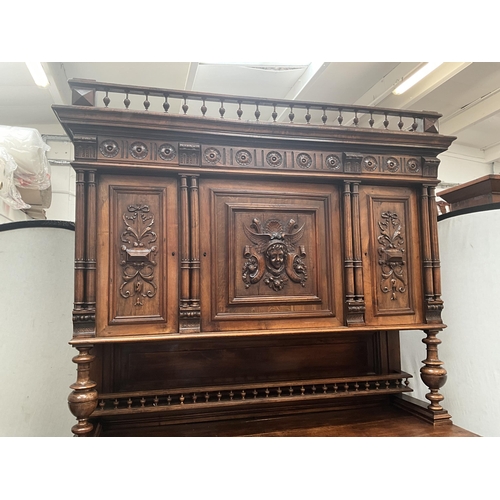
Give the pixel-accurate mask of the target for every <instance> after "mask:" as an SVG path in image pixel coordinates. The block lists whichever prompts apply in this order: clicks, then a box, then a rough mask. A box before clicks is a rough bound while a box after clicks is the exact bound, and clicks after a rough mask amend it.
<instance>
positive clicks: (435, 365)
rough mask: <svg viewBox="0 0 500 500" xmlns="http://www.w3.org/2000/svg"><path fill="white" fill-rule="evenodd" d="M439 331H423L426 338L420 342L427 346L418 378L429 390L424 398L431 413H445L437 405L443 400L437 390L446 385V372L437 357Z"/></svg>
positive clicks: (439, 341)
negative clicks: (428, 402)
mask: <svg viewBox="0 0 500 500" xmlns="http://www.w3.org/2000/svg"><path fill="white" fill-rule="evenodd" d="M439 331H440V330H425V333H426V334H427V337H426V338H425V339H423V340H422V342H423V343H424V344H425V345H426V346H427V358H426V359H424V360H423V361H422V363H424V365H425V366H423V367H422V368H421V369H420V377H421V379H422V381H423V382H424V384H425V385H426V386H427V387H428V388H429V389H430V392H429V393H428V394H426V395H425V397H426V399H428V400H429V401H430V403H431V404H430V405H429V406H428V407H427V408H428V409H429V410H431V411H433V412H443V411H445V410H443V407H442V406H441V405H440V404H439V403H440V402H441V401H442V400H443V399H444V396H443V395H442V394H440V393H439V389H440V388H441V387H442V386H443V385H444V384H445V383H446V370H445V369H444V368H443V366H442V365H443V362H442V361H440V360H439V357H438V345H439V344H440V343H441V340H439V339H438V338H437V334H438V333H439Z"/></svg>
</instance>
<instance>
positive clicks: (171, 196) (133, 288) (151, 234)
mask: <svg viewBox="0 0 500 500" xmlns="http://www.w3.org/2000/svg"><path fill="white" fill-rule="evenodd" d="M98 205H99V227H100V228H101V230H100V232H99V241H98V257H97V275H98V280H99V281H98V308H97V309H98V316H97V332H98V335H117V334H137V333H152V334H154V333H167V332H172V331H177V319H176V318H177V307H178V292H177V280H178V276H177V273H178V271H177V262H178V261H177V259H178V257H177V254H178V248H177V247H178V242H177V240H178V235H177V228H178V223H177V217H178V213H177V181H176V179H168V178H162V179H155V178H147V177H146V178H142V179H139V178H135V177H122V176H120V177H112V176H109V177H102V178H101V179H100V182H99V203H98ZM107 262H109V265H108V264H107ZM152 325H154V326H152Z"/></svg>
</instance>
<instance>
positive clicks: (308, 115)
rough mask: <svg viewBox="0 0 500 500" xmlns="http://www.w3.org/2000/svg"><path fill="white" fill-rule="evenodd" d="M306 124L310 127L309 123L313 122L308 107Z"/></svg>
mask: <svg viewBox="0 0 500 500" xmlns="http://www.w3.org/2000/svg"><path fill="white" fill-rule="evenodd" d="M305 119H306V123H307V124H308V125H309V122H310V121H311V114H310V113H309V106H307V113H306V116H305Z"/></svg>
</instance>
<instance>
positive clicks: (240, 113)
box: [236, 101, 243, 120]
mask: <svg viewBox="0 0 500 500" xmlns="http://www.w3.org/2000/svg"><path fill="white" fill-rule="evenodd" d="M236 114H237V115H238V120H241V116H242V115H243V110H242V109H241V101H238V110H237V111H236Z"/></svg>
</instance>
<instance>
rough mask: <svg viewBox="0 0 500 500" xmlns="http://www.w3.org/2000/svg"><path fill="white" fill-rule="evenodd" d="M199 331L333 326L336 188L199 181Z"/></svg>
mask: <svg viewBox="0 0 500 500" xmlns="http://www.w3.org/2000/svg"><path fill="white" fill-rule="evenodd" d="M200 202H201V234H202V235H205V236H204V237H203V236H202V242H201V243H202V252H201V253H202V255H203V256H202V262H201V270H202V275H201V279H202V327H203V329H206V330H214V329H215V330H230V329H232V330H234V329H245V330H248V329H254V328H255V329H262V328H263V327H265V328H274V327H277V326H278V325H279V326H280V327H283V328H286V327H289V328H290V327H297V326H298V325H301V324H302V325H304V327H307V326H308V324H309V322H310V321H311V319H312V318H315V319H314V324H315V325H316V326H318V325H319V326H338V325H340V324H341V321H342V319H341V318H342V293H341V290H342V282H341V281H342V274H341V268H340V265H341V252H342V244H341V242H340V230H339V218H340V216H339V195H338V189H337V187H335V186H328V185H325V186H318V185H307V184H306V185H297V184H292V183H289V184H276V183H272V182H265V183H262V184H258V185H256V184H255V183H250V182H245V181H241V182H229V181H216V180H204V179H202V180H201V181H200Z"/></svg>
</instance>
